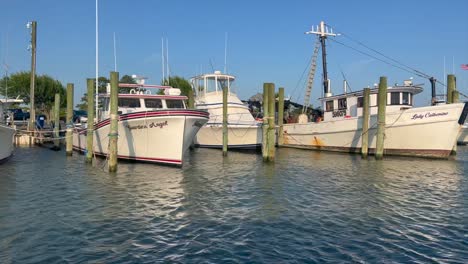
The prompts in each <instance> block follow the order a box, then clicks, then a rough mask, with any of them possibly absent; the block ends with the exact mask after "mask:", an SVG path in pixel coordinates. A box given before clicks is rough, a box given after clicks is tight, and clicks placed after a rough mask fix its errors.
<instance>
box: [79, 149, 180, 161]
mask: <svg viewBox="0 0 468 264" xmlns="http://www.w3.org/2000/svg"><path fill="white" fill-rule="evenodd" d="M73 149H75V150H79V151H81V152H84V151H85V149H82V148H80V147H77V146H73ZM94 154H96V155H99V156H107V154H105V153H102V152H95V153H94ZM118 158H119V159H127V160H140V161H146V162H154V163H168V164H179V165H180V164H182V161H181V160H174V159H161V158H146V157H131V156H123V155H118Z"/></svg>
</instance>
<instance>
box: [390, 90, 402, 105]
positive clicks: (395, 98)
mask: <svg viewBox="0 0 468 264" xmlns="http://www.w3.org/2000/svg"><path fill="white" fill-rule="evenodd" d="M390 104H391V105H399V104H400V93H396V92H393V93H390Z"/></svg>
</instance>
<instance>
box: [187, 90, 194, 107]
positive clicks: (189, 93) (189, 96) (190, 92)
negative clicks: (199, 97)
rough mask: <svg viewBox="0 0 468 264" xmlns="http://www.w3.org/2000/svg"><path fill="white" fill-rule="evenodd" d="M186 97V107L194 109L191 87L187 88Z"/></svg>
mask: <svg viewBox="0 0 468 264" xmlns="http://www.w3.org/2000/svg"><path fill="white" fill-rule="evenodd" d="M187 97H188V99H187V104H188V108H189V109H194V108H195V98H194V95H193V90H192V89H190V90H188V94H187Z"/></svg>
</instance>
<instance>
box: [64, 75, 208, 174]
mask: <svg viewBox="0 0 468 264" xmlns="http://www.w3.org/2000/svg"><path fill="white" fill-rule="evenodd" d="M134 77H136V76H134ZM119 86H120V87H126V88H130V90H129V92H128V93H119V95H118V115H119V118H118V131H119V133H118V134H119V135H118V158H119V159H127V160H136V161H144V162H154V163H162V164H172V165H179V166H181V165H182V164H183V156H184V153H185V151H186V150H187V149H188V148H189V147H190V145H191V144H192V141H193V139H194V137H195V135H196V133H197V132H198V131H199V129H200V128H201V127H202V126H203V125H204V124H205V123H206V122H207V121H208V116H209V114H208V113H207V112H206V111H203V110H192V109H187V107H186V103H185V100H186V99H187V97H186V96H181V95H180V89H177V88H173V87H170V86H158V85H145V84H144V79H142V78H140V79H138V82H137V84H119ZM154 89H163V90H164V94H163V95H159V94H154V93H153V90H154ZM99 98H100V105H101V106H102V108H100V109H99V111H98V114H97V120H96V122H95V124H94V127H93V131H94V136H93V149H92V150H89V149H88V150H87V149H86V135H87V127H81V128H76V129H75V131H74V133H73V148H74V149H76V150H80V151H92V152H93V153H94V154H96V155H101V156H107V155H108V154H109V152H108V145H109V140H110V135H109V134H110V117H111V115H110V107H109V106H110V93H109V89H108V93H106V94H100V95H99ZM88 122H92V120H89V119H88Z"/></svg>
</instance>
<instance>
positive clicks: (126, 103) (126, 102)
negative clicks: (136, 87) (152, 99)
mask: <svg viewBox="0 0 468 264" xmlns="http://www.w3.org/2000/svg"><path fill="white" fill-rule="evenodd" d="M119 107H127V108H136V107H140V99H139V98H119Z"/></svg>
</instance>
